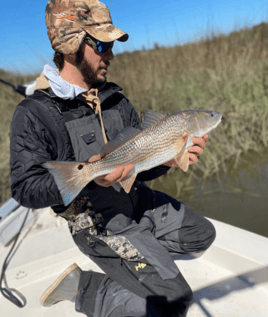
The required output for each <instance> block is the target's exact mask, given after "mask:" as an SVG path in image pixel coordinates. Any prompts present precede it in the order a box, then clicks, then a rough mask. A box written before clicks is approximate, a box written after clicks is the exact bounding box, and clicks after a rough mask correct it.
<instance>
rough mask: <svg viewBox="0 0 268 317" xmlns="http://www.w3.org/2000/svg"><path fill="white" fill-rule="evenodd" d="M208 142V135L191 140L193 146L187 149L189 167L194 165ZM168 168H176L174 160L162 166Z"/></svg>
mask: <svg viewBox="0 0 268 317" xmlns="http://www.w3.org/2000/svg"><path fill="white" fill-rule="evenodd" d="M207 140H208V134H205V135H204V136H203V137H202V138H201V137H199V138H197V137H195V138H193V140H192V141H193V145H192V146H191V147H189V148H188V153H189V165H191V164H195V163H196V162H197V161H198V158H199V156H200V155H202V154H203V152H204V148H205V146H206V142H207ZM163 165H165V166H169V167H178V164H177V163H176V162H175V160H171V161H168V162H167V163H165V164H163Z"/></svg>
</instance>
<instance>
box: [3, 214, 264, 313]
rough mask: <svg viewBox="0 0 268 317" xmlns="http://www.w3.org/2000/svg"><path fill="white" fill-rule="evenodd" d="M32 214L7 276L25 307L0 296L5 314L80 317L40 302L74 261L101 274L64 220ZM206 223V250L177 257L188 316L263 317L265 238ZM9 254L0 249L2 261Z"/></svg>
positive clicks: (64, 304) (71, 308) (66, 305)
mask: <svg viewBox="0 0 268 317" xmlns="http://www.w3.org/2000/svg"><path fill="white" fill-rule="evenodd" d="M33 214H34V219H33V220H32V221H31V222H30V223H29V224H28V225H27V227H26V228H25V229H24V230H23V232H22V234H21V238H20V239H19V242H18V245H19V247H18V249H17V251H16V253H15V255H14V256H13V258H12V259H11V261H10V264H9V267H8V269H7V272H6V275H7V281H8V285H9V287H10V288H15V289H18V290H19V291H20V292H21V293H22V294H24V295H25V297H26V298H27V305H26V306H25V307H24V308H23V309H20V308H18V307H16V306H14V305H13V304H12V303H10V302H9V301H7V300H6V299H5V298H3V296H2V295H0V307H1V311H2V313H3V316H5V317H11V316H12V317H16V316H20V317H21V316H27V317H31V316H36V315H38V316H51V315H52V316H55V317H58V316H62V315H63V314H64V316H66V317H67V316H76V314H77V316H78V313H77V312H75V310H74V305H73V304H72V303H69V302H61V303H58V304H57V305H54V306H53V307H51V308H44V307H42V306H40V303H39V298H40V296H41V295H42V293H43V291H45V289H46V288H47V287H48V286H49V285H50V284H51V283H52V282H53V281H54V279H55V278H56V277H57V276H58V275H59V274H60V273H61V272H62V271H63V270H65V269H66V268H67V267H68V266H69V265H70V264H72V263H77V264H78V265H79V266H80V267H81V268H82V269H83V270H89V269H92V270H94V271H98V272H101V270H100V269H99V268H98V267H97V265H96V264H94V263H93V262H92V261H91V260H90V259H89V258H88V257H86V256H85V255H84V254H82V253H81V252H80V251H79V249H78V248H77V247H76V246H75V244H74V242H73V240H72V238H71V235H70V233H69V230H68V228H67V222H66V221H65V220H64V219H62V218H60V217H55V216H53V213H52V212H51V209H50V208H46V209H40V210H37V211H35V212H34V213H33ZM209 220H210V221H211V222H212V223H213V225H214V226H215V228H216V232H217V236H216V239H215V242H214V243H213V245H212V246H211V247H210V248H209V250H207V251H206V252H205V253H204V254H203V255H202V256H200V257H197V258H195V259H193V258H191V260H190V257H183V258H180V259H176V258H175V261H176V264H177V265H178V267H179V269H180V270H181V272H182V274H183V275H184V277H185V279H186V280H187V281H188V283H189V284H190V286H191V288H192V290H193V292H194V297H195V300H196V302H195V303H194V304H193V305H192V306H191V308H190V310H189V313H188V315H187V317H188V316H189V317H197V316H198V317H202V316H207V317H211V316H213V317H214V316H215V317H223V316H224V317H226V316H230V317H233V316H241V317H250V316H252V317H267V316H268V314H267V311H268V310H267V302H268V252H267V250H268V238H266V237H263V236H260V235H257V234H255V233H252V232H249V231H246V230H243V229H240V228H237V227H234V226H231V225H228V224H225V223H222V222H220V221H217V220H213V219H209ZM25 235H26V236H25ZM20 242H21V244H20ZM9 250H10V246H8V247H4V246H3V245H0V263H3V261H4V259H5V257H6V255H7V253H8V251H9ZM265 251H266V252H265ZM1 315H2V314H1ZM80 316H81V314H80ZM119 317H120V316H119Z"/></svg>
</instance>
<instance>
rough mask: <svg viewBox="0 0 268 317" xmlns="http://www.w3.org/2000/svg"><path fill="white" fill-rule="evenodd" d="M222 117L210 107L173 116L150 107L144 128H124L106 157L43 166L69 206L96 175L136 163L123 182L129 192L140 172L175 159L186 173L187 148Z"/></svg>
mask: <svg viewBox="0 0 268 317" xmlns="http://www.w3.org/2000/svg"><path fill="white" fill-rule="evenodd" d="M221 117H222V116H221V114H220V113H219V112H216V111H207V110H185V111H181V112H179V113H176V114H173V115H170V116H165V115H163V114H160V113H157V112H154V111H151V110H148V111H147V112H146V114H145V118H144V124H143V129H142V130H137V129H135V128H132V127H127V128H125V129H123V130H122V131H121V132H120V133H119V134H118V135H117V136H116V138H115V139H114V140H112V141H110V142H109V143H107V144H106V145H105V146H104V148H103V150H102V153H103V154H104V155H105V156H104V158H103V159H101V160H99V161H96V162H93V163H85V162H58V161H50V162H47V163H44V164H42V165H43V166H44V167H46V168H47V169H48V170H49V171H50V173H51V174H52V175H53V177H54V179H55V181H56V183H57V186H58V188H59V190H60V192H61V195H62V198H63V201H64V203H65V205H68V204H70V203H71V201H72V200H73V199H74V198H75V197H76V196H77V195H78V194H79V192H80V191H81V190H82V189H83V188H84V187H85V186H86V185H87V184H88V183H89V182H90V181H92V180H93V179H95V178H96V177H98V176H102V175H106V174H109V173H111V172H112V171H114V170H115V168H116V167H117V166H119V165H123V166H124V165H126V164H129V163H132V164H133V165H134V169H133V170H132V172H131V173H130V174H129V178H128V179H127V180H125V181H124V182H122V183H121V186H122V187H123V188H124V190H125V191H126V192H127V193H128V192H129V191H130V189H131V187H132V185H133V182H134V181H135V179H136V176H137V174H138V173H140V172H142V171H145V170H149V169H151V168H153V167H156V166H159V165H161V164H164V163H166V162H168V161H170V160H171V159H175V161H176V163H177V164H178V165H179V166H180V168H181V169H182V170H183V171H185V172H186V171H187V169H188V166H189V155H188V151H187V149H188V148H189V147H190V146H191V145H192V144H193V143H192V138H193V137H202V136H204V135H205V134H206V133H209V132H210V131H211V130H213V129H215V128H216V127H217V125H218V124H219V123H220V121H221Z"/></svg>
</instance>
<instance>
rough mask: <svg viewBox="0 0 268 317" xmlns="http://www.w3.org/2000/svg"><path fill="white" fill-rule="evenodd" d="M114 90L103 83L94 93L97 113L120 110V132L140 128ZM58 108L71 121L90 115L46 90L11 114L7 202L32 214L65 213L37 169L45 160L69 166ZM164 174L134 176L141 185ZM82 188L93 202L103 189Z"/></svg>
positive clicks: (77, 102)
mask: <svg viewBox="0 0 268 317" xmlns="http://www.w3.org/2000/svg"><path fill="white" fill-rule="evenodd" d="M120 90H121V88H120V87H119V86H117V85H115V84H113V83H106V85H105V86H104V87H103V88H102V89H101V90H100V91H99V98H100V101H101V108H102V112H104V111H105V110H107V109H111V108H118V107H119V105H120V107H119V108H120V111H121V112H120V114H121V116H122V119H123V123H124V126H133V127H135V128H140V118H139V116H138V114H137V112H136V111H135V109H134V107H133V106H132V104H131V103H130V102H129V100H128V99H127V98H125V97H124V96H123V95H122V94H121V93H119V91H120ZM62 105H63V106H64V107H68V109H69V110H70V111H71V112H72V115H73V116H74V117H75V118H82V117H84V116H87V115H91V114H92V113H93V111H92V109H91V107H89V106H88V105H87V104H86V102H85V101H84V99H83V98H82V97H79V96H78V97H76V98H75V99H73V100H65V101H64V100H62V99H59V98H58V97H57V96H56V95H55V94H54V93H53V91H52V90H51V89H50V88H49V89H48V90H47V91H45V92H43V91H35V93H34V94H33V95H32V96H29V97H27V98H26V99H24V100H23V101H22V102H21V103H20V104H19V105H18V106H17V108H16V110H15V112H14V115H13V118H12V122H11V132H10V173H11V192H12V197H13V198H14V199H15V200H17V201H18V202H19V203H20V204H21V205H22V206H25V207H29V208H34V209H37V208H44V207H48V206H51V207H52V208H53V209H54V211H56V212H62V211H64V210H65V209H66V207H65V206H63V201H62V198H61V195H60V192H59V191H58V188H57V185H56V183H55V182H54V179H53V177H52V176H51V174H50V173H49V172H48V171H47V170H46V169H45V168H43V167H42V166H41V164H42V163H44V162H46V161H51V160H57V161H74V160H75V156H74V152H73V148H72V145H71V142H70V139H69V135H68V132H67V129H66V127H65V125H64V123H65V121H64V118H63V115H62V111H61V107H62ZM104 126H105V122H104ZM168 169H169V168H168V167H157V168H154V169H152V170H150V171H146V172H143V173H140V174H139V175H138V177H137V180H139V181H142V182H143V181H148V180H151V179H154V178H156V177H159V176H161V175H163V174H165V173H166V171H167V170H168ZM88 188H89V189H90V190H91V191H92V199H93V200H94V199H97V197H96V193H99V192H100V190H101V191H102V190H103V189H104V188H101V189H100V186H96V184H95V182H91V183H90V184H89V186H88ZM108 191H109V190H108ZM108 191H107V195H108ZM100 195H102V194H100ZM100 195H98V196H100ZM107 195H106V193H105V197H106V198H107ZM111 195H112V193H111ZM126 195H127V194H126ZM108 196H109V195H108ZM105 200H107V199H105ZM102 201H103V199H101V197H98V200H97V202H98V204H96V208H95V209H98V207H97V206H100V205H101V202H102ZM103 205H104V206H102V208H101V209H103V208H105V204H103ZM93 207H94V203H93ZM99 211H102V210H99Z"/></svg>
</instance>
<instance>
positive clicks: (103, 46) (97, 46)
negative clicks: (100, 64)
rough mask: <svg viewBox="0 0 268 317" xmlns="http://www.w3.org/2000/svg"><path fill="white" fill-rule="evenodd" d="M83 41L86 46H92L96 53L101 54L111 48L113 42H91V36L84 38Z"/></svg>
mask: <svg viewBox="0 0 268 317" xmlns="http://www.w3.org/2000/svg"><path fill="white" fill-rule="evenodd" d="M84 41H85V42H86V44H88V45H90V46H92V48H93V49H94V50H95V51H96V52H98V53H101V54H104V53H106V52H107V51H108V50H109V48H110V47H111V46H112V47H113V42H102V41H99V40H93V38H92V37H91V36H86V37H85V39H84Z"/></svg>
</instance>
